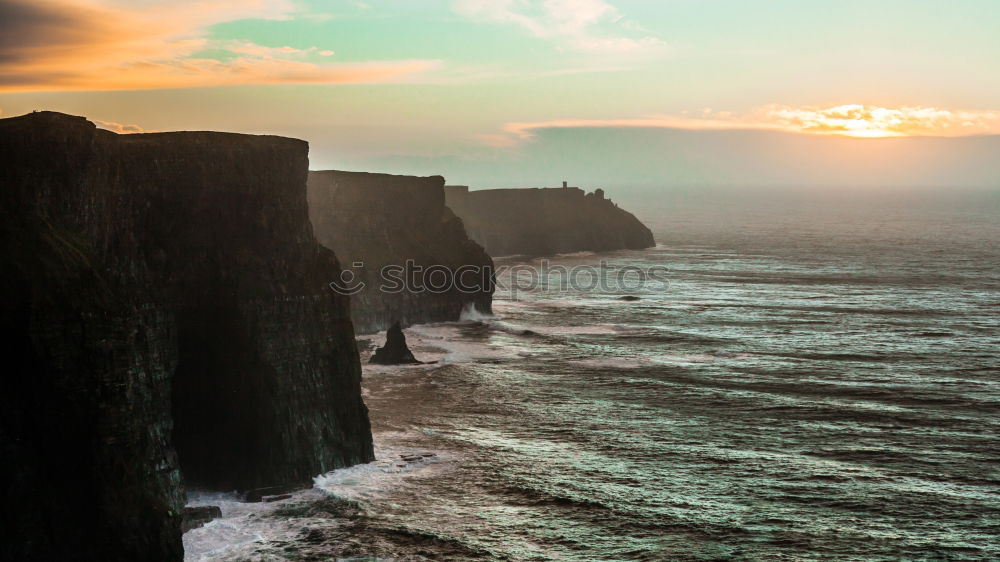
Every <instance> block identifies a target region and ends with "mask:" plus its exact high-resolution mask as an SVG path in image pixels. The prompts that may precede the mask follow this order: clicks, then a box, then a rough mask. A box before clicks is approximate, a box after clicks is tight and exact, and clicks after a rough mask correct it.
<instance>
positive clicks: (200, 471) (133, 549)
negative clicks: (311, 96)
mask: <svg viewBox="0 0 1000 562" xmlns="http://www.w3.org/2000/svg"><path fill="white" fill-rule="evenodd" d="M307 152H308V146H307V144H306V143H305V142H303V141H299V140H295V139H285V138H279V137H262V136H250V135H236V134H225V133H208V132H190V133H187V132H186V133H157V134H141V135H116V134H114V133H110V132H108V131H103V130H98V129H97V128H96V127H95V126H94V125H93V124H92V123H90V122H89V121H87V120H86V119H84V118H81V117H71V116H68V115H63V114H59V113H52V112H38V113H32V114H29V115H25V116H21V117H15V118H9V119H2V120H0V186H2V192H0V198H2V199H0V201H2V205H0V215H2V216H0V218H2V223H3V225H2V226H3V229H2V233H3V240H2V245H0V250H2V252H3V258H4V262H5V270H4V275H3V278H2V282H3V287H2V288H3V298H2V300H0V304H2V308H3V320H2V323H0V330H2V333H0V337H2V341H3V345H4V348H5V349H4V351H5V356H6V358H7V361H8V366H9V367H8V369H7V370H6V372H5V373H4V375H3V377H2V379H0V385H2V387H0V412H2V414H0V415H2V418H0V455H2V457H3V458H4V462H3V463H2V468H0V480H2V481H3V484H2V485H3V486H4V494H5V495H4V497H5V498H7V499H8V502H9V503H10V505H11V506H16V509H17V511H18V517H17V524H15V525H5V526H4V527H3V531H2V532H0V533H2V534H3V535H4V537H3V538H4V543H5V544H6V545H8V547H10V548H13V549H14V551H13V552H12V556H14V557H15V558H18V557H20V558H22V559H84V560H125V559H134V560H139V559H143V560H181V559H182V557H183V551H182V546H181V532H180V524H181V509H182V507H183V490H182V488H181V485H180V484H181V478H182V475H183V479H184V481H185V482H186V483H188V484H194V485H198V486H203V487H209V488H215V489H221V490H231V489H248V488H254V487H260V486H268V485H283V484H284V485H287V484H293V483H303V484H306V483H308V482H310V481H311V478H312V477H313V476H315V475H316V474H319V473H321V472H324V471H327V470H331V469H333V468H337V467H341V466H347V465H350V464H355V463H359V462H366V461H368V460H371V459H372V458H373V451H372V441H371V433H370V429H369V423H368V418H367V410H366V408H365V406H364V404H363V402H362V399H361V389H360V365H359V360H358V354H357V350H356V346H355V343H354V334H353V328H352V324H351V321H350V318H349V309H348V299H347V298H345V297H342V296H340V295H337V294H335V293H333V292H332V291H331V290H330V289H329V288H328V287H327V283H328V282H329V281H330V280H331V279H336V278H337V277H338V276H339V273H340V270H339V267H338V265H337V262H336V259H335V257H334V255H333V253H332V252H330V251H329V250H327V249H325V248H323V247H321V246H320V245H319V244H318V243H317V242H316V240H315V238H314V237H313V235H312V229H311V227H310V225H309V222H308V211H307V203H306V193H305V182H306V174H307V167H308V161H307ZM175 451H176V453H175Z"/></svg>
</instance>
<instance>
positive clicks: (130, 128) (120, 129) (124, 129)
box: [91, 119, 156, 135]
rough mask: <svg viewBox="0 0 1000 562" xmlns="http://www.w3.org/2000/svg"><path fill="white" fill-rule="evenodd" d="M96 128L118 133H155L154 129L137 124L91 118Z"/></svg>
mask: <svg viewBox="0 0 1000 562" xmlns="http://www.w3.org/2000/svg"><path fill="white" fill-rule="evenodd" d="M91 121H93V122H94V124H95V125H97V128H99V129H105V130H108V131H111V132H112V133H118V134H119V135H131V134H135V133H155V132H156V131H147V130H146V129H143V128H142V127H140V126H138V125H122V124H121V123H115V122H114V121H101V120H100V119H91Z"/></svg>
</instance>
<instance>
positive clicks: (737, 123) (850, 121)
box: [481, 104, 1000, 146]
mask: <svg viewBox="0 0 1000 562" xmlns="http://www.w3.org/2000/svg"><path fill="white" fill-rule="evenodd" d="M563 128H665V129H693V130H732V129H757V130H761V129H763V130H774V131H785V132H793V133H805V134H822V135H842V136H850V137H898V136H943V137H955V136H969V135H983V134H1000V111H996V110H950V109H940V108H934V107H919V106H912V107H910V106H908V107H896V108H886V107H877V106H868V105H855V104H851V105H841V106H836V107H829V108H818V107H798V108H796V107H788V106H779V105H770V106H766V107H763V108H760V109H758V110H756V111H753V112H751V113H749V114H746V115H734V114H732V113H730V112H716V111H712V110H711V109H706V110H704V111H703V112H702V115H701V116H699V117H689V116H685V115H682V116H673V115H657V116H651V117H645V118H640V119H562V120H552V121H534V122H514V123H507V124H506V125H504V126H503V132H504V133H505V134H506V135H508V138H510V139H512V140H530V139H532V138H534V136H535V135H536V134H537V132H538V131H540V130H544V129H563ZM495 136H496V135H490V136H488V137H487V136H486V135H483V136H481V138H483V139H486V138H488V139H489V142H486V143H485V144H488V145H490V146H501V144H502V143H500V142H498V140H497V139H496V138H493V137H495Z"/></svg>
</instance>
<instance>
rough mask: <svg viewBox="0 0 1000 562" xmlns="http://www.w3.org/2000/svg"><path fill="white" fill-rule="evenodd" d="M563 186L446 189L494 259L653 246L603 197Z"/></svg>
mask: <svg viewBox="0 0 1000 562" xmlns="http://www.w3.org/2000/svg"><path fill="white" fill-rule="evenodd" d="M563 185H564V187H561V188H558V187H557V188H531V189H484V190H477V191H469V188H468V187H467V186H462V185H449V186H446V187H445V194H446V201H447V204H448V207H449V208H451V209H452V210H453V211H454V212H455V214H456V215H458V216H459V218H461V219H462V221H463V222H464V224H465V229H466V231H467V232H468V233H469V236H470V237H472V239H473V240H475V241H476V242H478V243H479V244H481V245H482V246H483V247H484V248H486V251H487V252H489V254H490V255H491V256H494V257H496V256H510V255H529V256H549V255H553V254H561V253H569V252H583V251H595V252H597V251H609V250H639V249H643V248H650V247H652V246H655V245H656V243H655V242H654V241H653V233H652V232H650V230H649V228H647V227H646V226H645V225H644V224H642V223H641V222H639V219H637V218H635V216H634V215H632V213H629V212H628V211H626V210H624V209H622V208H620V207H618V205H615V204H614V203H613V202H612V201H611V200H610V199H607V198H606V197H605V196H604V190H602V189H596V190H594V191H593V192H592V193H586V192H584V191H583V190H582V189H580V188H578V187H570V186H567V185H566V182H564V183H563Z"/></svg>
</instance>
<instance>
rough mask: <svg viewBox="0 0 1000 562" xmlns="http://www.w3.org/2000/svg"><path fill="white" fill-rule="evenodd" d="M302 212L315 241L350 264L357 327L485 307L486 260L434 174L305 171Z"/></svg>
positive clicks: (369, 329) (489, 285)
mask: <svg viewBox="0 0 1000 562" xmlns="http://www.w3.org/2000/svg"><path fill="white" fill-rule="evenodd" d="M309 216H310V219H311V220H312V224H313V228H314V229H315V232H316V237H317V238H318V239H319V241H320V243H321V244H323V245H325V246H327V247H328V248H331V249H332V250H333V251H334V252H335V253H336V254H337V257H338V258H340V263H341V266H342V267H343V268H344V270H345V271H349V278H350V279H351V282H352V283H353V284H354V285H353V286H357V287H361V285H362V284H363V288H359V290H358V291H356V292H351V291H350V288H351V287H349V286H345V287H344V289H346V290H347V291H345V292H351V316H352V318H353V320H354V327H355V329H356V330H357V331H358V333H374V332H377V331H379V330H384V329H386V328H388V327H389V325H390V324H391V323H393V322H395V321H399V322H400V323H401V324H402V325H403V326H410V325H412V324H420V323H427V322H448V321H455V320H458V319H459V318H460V317H461V314H462V311H463V310H466V309H469V308H474V309H476V310H478V311H479V312H482V313H489V312H491V309H492V300H493V289H494V282H493V260H492V259H491V258H490V256H489V255H487V253H486V252H485V251H484V250H483V248H482V246H480V245H479V244H477V243H476V242H474V241H472V240H471V239H469V236H468V235H467V234H466V232H465V226H464V225H463V224H462V221H461V219H459V218H458V217H456V216H455V213H453V212H452V211H451V209H449V208H448V207H447V206H445V195H444V178H442V177H441V176H429V177H418V176H396V175H390V174H369V173H361V172H339V171H321V172H310V173H309Z"/></svg>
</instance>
